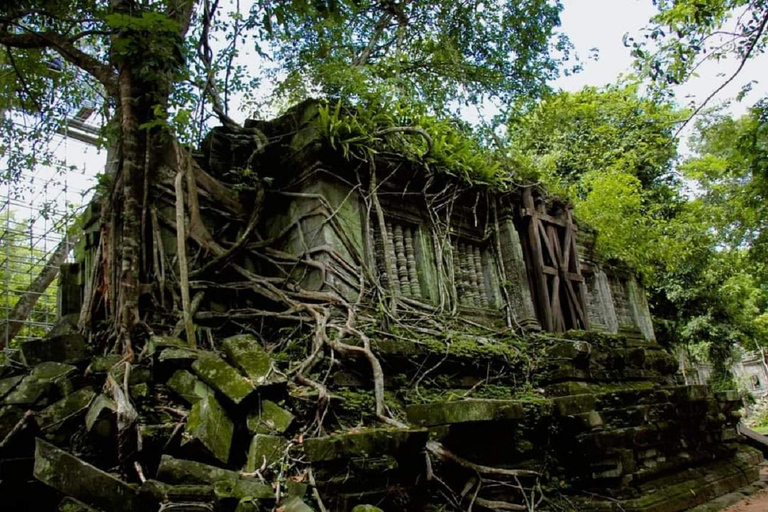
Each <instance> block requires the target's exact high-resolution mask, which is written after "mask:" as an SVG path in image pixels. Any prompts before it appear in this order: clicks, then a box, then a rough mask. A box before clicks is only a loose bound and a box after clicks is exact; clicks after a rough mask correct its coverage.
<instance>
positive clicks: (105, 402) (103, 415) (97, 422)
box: [85, 395, 117, 433]
mask: <svg viewBox="0 0 768 512" xmlns="http://www.w3.org/2000/svg"><path fill="white" fill-rule="evenodd" d="M116 410H117V406H116V405H115V402H114V401H113V400H112V399H111V398H109V397H108V396H107V395H99V396H97V397H96V398H95V399H94V400H93V402H91V406H90V407H89V408H88V412H87V413H86V414H85V428H86V429H87V430H88V432H91V431H93V429H94V427H96V431H98V432H100V433H105V432H107V431H109V430H111V428H110V427H111V425H112V418H113V417H114V415H115V411H116ZM104 422H107V425H106V426H105V424H104Z"/></svg>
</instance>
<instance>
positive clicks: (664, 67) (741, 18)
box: [624, 0, 768, 89]
mask: <svg viewBox="0 0 768 512" xmlns="http://www.w3.org/2000/svg"><path fill="white" fill-rule="evenodd" d="M655 3H656V5H657V6H658V9H659V13H658V14H657V15H656V16H654V17H653V18H652V19H651V23H650V25H649V26H648V27H647V28H646V30H645V34H644V35H643V37H642V38H641V39H634V38H630V37H627V38H626V39H625V41H624V44H625V45H627V46H629V47H631V48H632V54H633V56H634V57H635V59H636V66H637V68H638V70H639V71H640V72H641V74H642V75H643V76H647V77H649V78H651V79H652V80H653V81H654V83H655V84H656V85H657V86H659V87H660V88H661V89H664V88H666V87H668V86H670V85H676V84H681V83H683V82H685V81H686V80H688V79H689V78H690V77H691V76H692V75H693V74H694V73H695V71H696V69H697V67H698V66H699V65H700V64H701V62H702V61H704V60H713V61H720V60H723V59H725V58H727V57H735V58H737V59H739V60H742V61H746V60H748V59H750V58H753V57H755V56H757V55H759V54H760V53H762V52H764V51H765V48H766V45H768V34H767V33H766V22H768V4H766V3H765V2H753V1H749V0H659V1H657V2H655Z"/></svg>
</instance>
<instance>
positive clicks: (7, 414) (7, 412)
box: [0, 405, 24, 441]
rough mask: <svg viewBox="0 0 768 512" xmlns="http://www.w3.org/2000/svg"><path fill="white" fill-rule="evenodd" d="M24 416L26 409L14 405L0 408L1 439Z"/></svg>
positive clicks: (0, 439)
mask: <svg viewBox="0 0 768 512" xmlns="http://www.w3.org/2000/svg"><path fill="white" fill-rule="evenodd" d="M22 418H24V409H21V408H20V407H15V406H13V405H6V406H5V407H2V408H0V441H2V440H3V439H5V436H7V435H8V434H10V433H11V430H13V428H14V427H15V426H16V425H17V424H18V423H19V422H20V421H21V420H22Z"/></svg>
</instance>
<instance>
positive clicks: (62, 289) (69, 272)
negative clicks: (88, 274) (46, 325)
mask: <svg viewBox="0 0 768 512" xmlns="http://www.w3.org/2000/svg"><path fill="white" fill-rule="evenodd" d="M81 285H82V283H81V280H80V264H79V263H63V264H62V265H61V267H59V284H58V289H57V290H56V302H57V309H58V313H59V318H61V317H62V316H65V315H71V314H73V313H74V314H79V313H80V308H81V307H82V305H83V290H82V286H81Z"/></svg>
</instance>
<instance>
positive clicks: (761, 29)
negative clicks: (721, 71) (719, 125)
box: [675, 10, 768, 137]
mask: <svg viewBox="0 0 768 512" xmlns="http://www.w3.org/2000/svg"><path fill="white" fill-rule="evenodd" d="M766 25H768V10H766V11H765V13H764V14H763V19H762V20H760V25H759V26H758V27H757V30H756V31H755V32H756V33H755V37H754V39H752V42H750V43H749V46H748V47H747V51H746V52H744V56H743V57H742V58H741V62H740V63H739V67H738V68H736V71H734V72H733V74H732V75H731V76H730V77H728V80H726V81H725V82H723V83H722V84H720V86H719V87H718V88H717V89H715V90H714V91H712V93H711V94H710V95H709V96H707V97H706V99H705V100H704V101H703V102H702V103H701V105H699V106H698V107H696V110H694V111H693V113H692V114H691V115H690V116H688V119H686V120H685V121H683V124H682V125H680V128H678V129H677V131H676V132H675V137H677V136H678V135H680V132H681V131H683V128H685V127H686V126H687V125H688V123H690V122H691V120H692V119H693V118H694V117H696V116H697V115H698V114H699V112H701V111H702V110H703V109H704V107H706V106H707V103H709V102H710V100H712V98H714V97H715V96H717V94H718V93H719V92H720V91H722V90H723V89H725V88H726V87H727V86H728V84H730V83H731V82H733V80H734V79H735V78H736V77H737V76H738V75H739V73H741V70H742V69H744V65H745V64H746V63H747V61H748V60H749V58H750V56H751V55H752V51H753V50H754V49H755V47H756V46H757V43H758V42H759V41H760V37H761V36H762V35H763V32H764V31H765V27H766Z"/></svg>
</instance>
